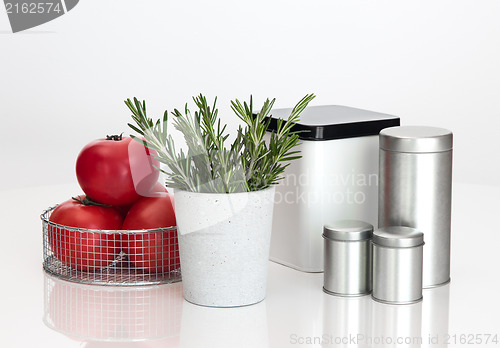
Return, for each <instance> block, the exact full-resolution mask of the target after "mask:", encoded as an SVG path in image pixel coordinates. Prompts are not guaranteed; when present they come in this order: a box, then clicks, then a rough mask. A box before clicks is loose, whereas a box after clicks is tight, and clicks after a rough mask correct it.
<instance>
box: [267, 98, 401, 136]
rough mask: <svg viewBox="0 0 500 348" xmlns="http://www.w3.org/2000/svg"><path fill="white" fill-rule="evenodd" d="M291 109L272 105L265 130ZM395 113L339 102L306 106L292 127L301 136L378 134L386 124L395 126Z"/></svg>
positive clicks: (396, 121)
mask: <svg viewBox="0 0 500 348" xmlns="http://www.w3.org/2000/svg"><path fill="white" fill-rule="evenodd" d="M291 111H292V109H291V108H290V109H273V110H271V113H270V118H271V123H270V124H269V127H268V129H267V130H268V131H275V130H276V128H277V120H278V119H280V118H281V119H284V120H285V121H286V120H287V119H288V116H290V112H291ZM399 125H400V122H399V117H397V116H392V115H387V114H381V113H378V112H373V111H368V110H362V109H356V108H351V107H348V106H341V105H320V106H309V107H307V108H306V109H305V110H304V111H303V112H302V113H301V114H300V121H299V122H298V123H297V124H296V125H295V127H294V128H293V131H302V132H301V133H299V137H300V139H303V140H333V139H345V138H354V137H363V136H369V135H378V134H379V133H380V131H381V130H382V129H384V128H387V127H394V126H399Z"/></svg>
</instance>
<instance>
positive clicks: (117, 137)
mask: <svg viewBox="0 0 500 348" xmlns="http://www.w3.org/2000/svg"><path fill="white" fill-rule="evenodd" d="M106 140H113V141H120V140H123V132H121V133H120V135H116V134H115V135H106Z"/></svg>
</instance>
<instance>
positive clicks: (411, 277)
mask: <svg viewBox="0 0 500 348" xmlns="http://www.w3.org/2000/svg"><path fill="white" fill-rule="evenodd" d="M423 247H424V246H423V245H420V246H417V247H413V248H387V247H383V246H380V245H377V244H373V291H372V297H373V298H374V299H375V300H377V301H379V302H384V303H394V304H410V303H415V302H418V301H420V300H421V299H422V249H423Z"/></svg>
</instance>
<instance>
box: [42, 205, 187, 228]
mask: <svg viewBox="0 0 500 348" xmlns="http://www.w3.org/2000/svg"><path fill="white" fill-rule="evenodd" d="M57 206H58V204H56V205H54V206H53V207H49V208H47V209H45V210H44V211H43V212H42V214H40V219H41V220H42V222H43V223H45V224H47V225H50V226H53V227H56V228H62V229H66V230H70V231H76V232H81V233H104V234H144V233H158V232H168V231H173V230H176V229H177V226H170V227H160V228H149V229H142V230H100V229H92V228H82V227H72V226H66V225H61V224H58V223H55V222H52V221H50V220H49V218H48V215H49V213H51V212H52V211H53V210H54V209H55V208H56V207H57Z"/></svg>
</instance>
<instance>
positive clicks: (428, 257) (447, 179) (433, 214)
mask: <svg viewBox="0 0 500 348" xmlns="http://www.w3.org/2000/svg"><path fill="white" fill-rule="evenodd" d="M379 146H380V150H379V152H380V157H379V158H380V164H379V196H378V197H379V204H378V207H379V210H378V212H379V218H378V227H386V226H399V225H404V226H409V227H413V228H416V229H418V230H420V231H424V232H425V243H426V245H425V248H424V261H423V262H424V266H423V267H424V271H423V287H424V288H430V287H435V286H438V285H442V284H445V283H447V282H449V280H450V245H451V243H450V239H451V190H452V157H453V149H452V148H453V133H452V132H450V131H449V130H447V129H443V128H435V127H424V126H404V127H390V128H386V129H384V130H382V131H381V132H380V135H379Z"/></svg>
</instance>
